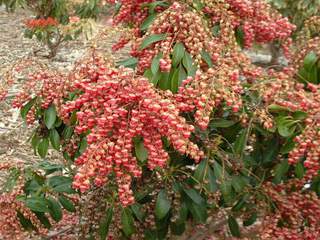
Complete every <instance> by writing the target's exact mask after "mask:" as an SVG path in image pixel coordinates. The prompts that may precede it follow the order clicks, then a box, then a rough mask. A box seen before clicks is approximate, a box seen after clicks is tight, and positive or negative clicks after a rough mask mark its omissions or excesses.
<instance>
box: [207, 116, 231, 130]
mask: <svg viewBox="0 0 320 240" xmlns="http://www.w3.org/2000/svg"><path fill="white" fill-rule="evenodd" d="M234 124H236V122H234V121H231V120H226V119H222V118H220V119H213V120H212V121H211V122H210V124H209V125H210V127H213V128H228V127H231V126H233V125H234Z"/></svg>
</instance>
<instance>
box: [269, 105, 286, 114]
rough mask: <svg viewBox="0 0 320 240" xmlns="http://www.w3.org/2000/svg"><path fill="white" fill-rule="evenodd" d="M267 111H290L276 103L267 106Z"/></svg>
mask: <svg viewBox="0 0 320 240" xmlns="http://www.w3.org/2000/svg"><path fill="white" fill-rule="evenodd" d="M268 110H269V112H282V111H290V110H289V109H288V108H286V107H283V106H279V105H277V104H271V105H269V106H268Z"/></svg>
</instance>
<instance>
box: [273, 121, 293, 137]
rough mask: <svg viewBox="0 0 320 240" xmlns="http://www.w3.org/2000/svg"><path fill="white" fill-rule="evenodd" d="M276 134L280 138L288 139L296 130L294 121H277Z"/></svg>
mask: <svg viewBox="0 0 320 240" xmlns="http://www.w3.org/2000/svg"><path fill="white" fill-rule="evenodd" d="M277 125H278V132H279V134H280V135H281V136H282V137H286V138H287V137H290V136H292V135H293V134H294V132H295V130H296V126H295V121H293V120H290V119H287V118H286V117H285V118H279V119H278V120H277Z"/></svg>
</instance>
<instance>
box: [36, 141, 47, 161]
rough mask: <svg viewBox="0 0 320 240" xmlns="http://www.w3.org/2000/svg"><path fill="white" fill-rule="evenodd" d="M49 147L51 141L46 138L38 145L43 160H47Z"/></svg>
mask: <svg viewBox="0 0 320 240" xmlns="http://www.w3.org/2000/svg"><path fill="white" fill-rule="evenodd" d="M48 147H49V139H48V138H44V139H42V140H41V142H40V143H39V144H38V153H39V155H40V157H41V158H45V157H46V155H47V153H48Z"/></svg>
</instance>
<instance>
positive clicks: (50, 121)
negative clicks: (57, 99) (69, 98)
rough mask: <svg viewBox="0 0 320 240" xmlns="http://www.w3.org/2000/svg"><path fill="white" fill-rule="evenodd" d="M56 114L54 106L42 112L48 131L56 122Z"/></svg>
mask: <svg viewBox="0 0 320 240" xmlns="http://www.w3.org/2000/svg"><path fill="white" fill-rule="evenodd" d="M56 119H57V112H56V108H55V106H54V105H53V104H52V105H50V107H49V108H48V109H46V110H45V111H44V119H43V120H44V123H45V124H46V126H47V128H48V129H51V128H52V127H53V125H54V123H55V122H56Z"/></svg>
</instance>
